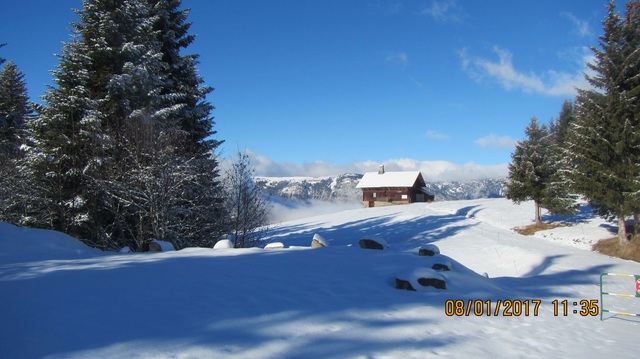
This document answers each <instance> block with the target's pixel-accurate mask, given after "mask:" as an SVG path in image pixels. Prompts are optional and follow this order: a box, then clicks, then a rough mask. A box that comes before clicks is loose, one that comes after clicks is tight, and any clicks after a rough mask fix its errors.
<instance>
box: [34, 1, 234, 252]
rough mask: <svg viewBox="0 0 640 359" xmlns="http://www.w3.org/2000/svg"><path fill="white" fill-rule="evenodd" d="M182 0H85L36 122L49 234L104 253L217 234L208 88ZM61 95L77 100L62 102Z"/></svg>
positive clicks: (208, 239)
mask: <svg viewBox="0 0 640 359" xmlns="http://www.w3.org/2000/svg"><path fill="white" fill-rule="evenodd" d="M179 5H180V1H165V0H127V1H110V0H87V1H84V2H83V8H82V9H81V10H78V11H77V14H78V16H79V18H80V21H79V22H78V23H74V24H73V26H74V29H75V33H74V35H75V38H74V41H73V42H71V43H69V44H66V45H65V48H64V50H63V54H62V55H61V57H60V65H59V71H57V72H54V75H55V77H56V83H57V85H58V86H57V87H56V88H52V89H51V90H50V91H49V92H48V93H47V94H46V95H45V101H46V102H47V107H46V108H45V109H44V110H43V115H42V119H41V120H40V121H39V123H38V125H37V126H36V130H37V131H36V134H37V136H36V140H37V143H38V144H39V147H40V148H39V149H38V150H39V151H40V153H43V154H46V155H45V156H41V157H43V158H46V159H47V160H46V161H45V162H44V163H43V161H40V163H39V164H38V166H37V168H39V171H40V174H47V173H51V174H52V175H51V176H49V177H46V176H45V178H47V180H46V181H45V183H44V187H45V188H46V189H47V192H48V196H47V198H49V201H50V202H51V204H52V206H51V208H54V209H55V211H54V213H52V215H51V216H50V217H51V221H50V223H51V224H52V226H53V227H54V228H56V229H61V230H63V231H65V232H67V233H70V232H71V233H72V234H74V235H78V236H79V237H81V238H83V239H84V240H85V241H86V242H87V243H90V244H92V245H95V246H97V247H100V248H103V249H117V248H119V247H122V246H129V247H131V248H132V249H134V250H139V249H142V248H144V247H145V244H146V243H148V242H149V241H151V240H154V239H163V240H168V241H172V242H173V243H174V245H176V247H178V248H182V247H184V246H193V245H209V244H212V243H213V242H215V240H216V237H217V236H219V235H220V234H221V232H222V225H223V223H222V217H223V213H222V212H221V208H222V207H221V187H220V185H219V183H218V180H217V176H218V172H217V161H216V159H215V156H214V154H213V152H214V150H215V149H216V147H217V146H218V144H219V142H217V141H215V140H212V139H211V138H210V136H212V135H214V134H215V132H214V131H212V128H213V120H212V119H211V117H210V116H209V113H210V111H211V110H212V106H211V105H210V104H208V103H207V102H206V101H205V96H206V94H207V93H209V92H210V91H211V90H210V89H209V88H208V87H204V86H202V83H203V81H202V79H201V78H200V77H199V76H198V75H197V73H196V68H195V66H196V61H195V58H196V56H193V55H186V56H183V55H181V54H180V50H181V49H182V48H184V47H186V46H187V45H188V44H189V43H191V41H192V39H193V38H192V36H189V35H187V30H188V28H189V26H188V24H186V23H184V21H185V18H186V14H187V12H185V11H179V10H178V7H179ZM65 97H69V98H72V99H75V100H76V101H68V102H66V101H65Z"/></svg>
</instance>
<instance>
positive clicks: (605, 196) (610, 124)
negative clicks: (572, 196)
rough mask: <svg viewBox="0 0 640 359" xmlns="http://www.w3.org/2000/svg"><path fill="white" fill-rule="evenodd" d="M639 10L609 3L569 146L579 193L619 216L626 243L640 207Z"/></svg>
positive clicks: (610, 216) (621, 240) (608, 213)
mask: <svg viewBox="0 0 640 359" xmlns="http://www.w3.org/2000/svg"><path fill="white" fill-rule="evenodd" d="M637 8H638V4H637V2H630V3H629V5H628V6H627V16H626V18H625V20H623V19H621V18H620V16H619V14H617V13H616V11H615V3H614V2H613V1H611V2H610V3H609V9H608V14H607V18H606V19H605V20H604V21H603V25H604V34H603V35H602V36H601V37H600V41H599V45H600V49H598V48H596V47H593V48H592V51H593V53H594V55H595V61H594V63H593V64H591V63H590V64H588V66H589V68H590V69H591V70H593V72H594V73H595V75H593V76H586V78H587V80H588V81H589V83H590V84H591V85H592V86H593V87H594V88H595V89H596V90H579V91H578V96H577V98H576V106H575V110H576V122H575V124H574V126H573V127H572V129H573V131H571V135H570V138H569V140H568V144H567V153H568V155H569V157H570V160H571V161H572V163H573V164H574V169H573V171H572V173H571V177H572V185H573V187H574V189H575V191H576V192H578V193H580V194H583V195H584V196H585V197H586V198H587V199H588V200H589V203H590V205H591V206H593V207H594V208H595V209H596V211H597V213H599V214H600V215H601V216H603V217H605V218H608V219H612V220H613V219H617V221H618V239H619V243H620V245H626V244H627V243H628V240H627V233H626V224H625V219H626V217H627V216H628V215H630V214H632V213H634V212H637V208H638V196H637V193H638V167H637V163H638V159H639V156H638V151H639V147H638V144H639V143H638V137H639V136H640V132H638V130H639V129H640V128H639V122H638V120H639V118H638V115H637V102H638V101H637V83H638V76H640V75H639V73H638V56H639V55H638V50H637V49H638V43H637V40H634V39H636V37H635V35H631V34H637V31H638V29H637V26H638V21H637V16H638V15H637V12H638V11H637ZM632 10H633V11H632ZM631 11H632V13H630V12H631ZM633 19H636V20H633Z"/></svg>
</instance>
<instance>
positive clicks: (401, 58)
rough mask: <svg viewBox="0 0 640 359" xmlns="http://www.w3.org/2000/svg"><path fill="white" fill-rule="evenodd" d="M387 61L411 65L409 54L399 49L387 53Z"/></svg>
mask: <svg viewBox="0 0 640 359" xmlns="http://www.w3.org/2000/svg"><path fill="white" fill-rule="evenodd" d="M387 62H389V63H391V64H395V65H400V66H403V67H404V66H408V65H409V55H407V53H406V52H403V51H399V52H394V53H391V54H389V55H387Z"/></svg>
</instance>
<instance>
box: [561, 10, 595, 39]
mask: <svg viewBox="0 0 640 359" xmlns="http://www.w3.org/2000/svg"><path fill="white" fill-rule="evenodd" d="M562 16H564V17H566V18H567V19H569V20H570V21H571V23H572V24H573V26H574V27H575V31H576V33H577V34H578V35H580V36H583V37H586V36H591V34H592V32H591V27H590V26H589V22H587V21H586V20H582V19H578V18H577V17H576V16H575V15H573V14H572V13H570V12H565V13H562Z"/></svg>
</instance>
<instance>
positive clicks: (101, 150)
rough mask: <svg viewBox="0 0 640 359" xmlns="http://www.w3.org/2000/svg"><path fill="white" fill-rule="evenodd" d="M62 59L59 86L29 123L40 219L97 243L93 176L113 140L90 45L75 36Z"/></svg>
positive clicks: (56, 76)
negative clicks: (95, 88) (94, 82)
mask: <svg viewBox="0 0 640 359" xmlns="http://www.w3.org/2000/svg"><path fill="white" fill-rule="evenodd" d="M59 60H60V61H59V64H58V68H57V70H54V71H52V74H53V75H54V81H55V83H56V87H51V88H50V89H49V91H47V92H46V93H45V95H44V96H43V99H44V101H45V102H46V103H47V106H44V107H41V108H40V110H39V112H40V114H39V117H38V119H37V120H36V121H34V122H33V123H32V125H31V131H32V133H33V139H34V143H35V145H34V148H33V149H32V150H31V151H29V163H30V167H31V170H32V171H33V173H34V180H35V181H36V182H37V184H38V186H37V187H38V188H39V189H40V190H41V193H39V197H40V204H39V207H40V208H41V212H42V213H41V215H40V217H41V222H42V223H43V224H42V226H44V227H46V228H51V229H55V230H58V231H62V232H65V233H68V234H70V235H73V236H76V237H79V238H83V239H85V240H87V241H90V242H91V243H92V244H94V245H96V246H98V245H97V240H96V235H95V233H94V231H95V230H96V229H97V228H96V226H95V223H94V221H93V220H92V218H93V217H92V216H91V215H90V209H91V208H92V207H96V206H99V202H100V199H99V198H97V196H96V192H97V191H96V189H95V187H93V186H92V182H91V181H90V176H92V175H93V173H94V172H95V171H96V170H95V169H96V168H97V167H100V166H101V164H102V163H103V161H104V160H105V159H106V153H105V152H106V150H107V148H108V144H109V143H111V142H112V141H110V139H109V138H108V137H107V136H106V135H105V134H104V133H103V131H102V128H101V120H102V114H101V113H100V112H99V111H98V104H99V101H97V100H95V99H93V98H91V92H90V88H89V84H90V72H89V69H90V63H91V60H90V58H89V57H88V56H87V47H86V45H85V44H84V43H82V42H80V41H78V38H77V37H74V39H73V40H72V41H71V42H69V43H67V44H65V46H64V47H63V49H62V54H60V55H59ZM97 230H99V229H97ZM105 247H109V246H103V248H105Z"/></svg>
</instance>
